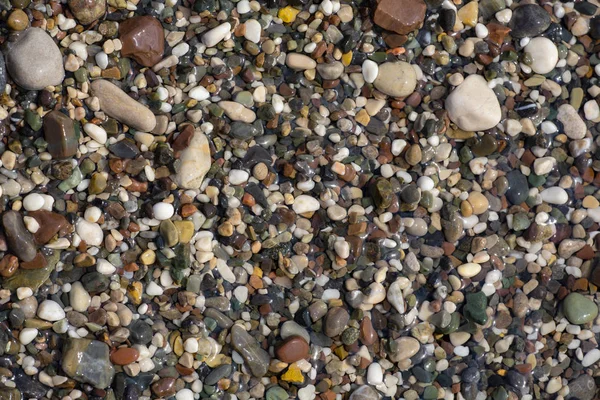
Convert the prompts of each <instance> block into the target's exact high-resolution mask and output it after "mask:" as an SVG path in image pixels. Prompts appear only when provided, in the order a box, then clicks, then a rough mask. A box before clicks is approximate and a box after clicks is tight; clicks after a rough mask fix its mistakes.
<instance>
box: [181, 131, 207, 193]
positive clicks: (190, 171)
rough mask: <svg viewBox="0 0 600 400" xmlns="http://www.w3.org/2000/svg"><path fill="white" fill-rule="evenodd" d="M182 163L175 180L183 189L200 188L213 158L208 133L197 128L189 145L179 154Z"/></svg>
mask: <svg viewBox="0 0 600 400" xmlns="http://www.w3.org/2000/svg"><path fill="white" fill-rule="evenodd" d="M179 159H180V160H181V165H180V167H179V171H177V174H176V177H175V182H177V185H178V186H179V187H180V188H183V189H198V188H199V187H200V185H201V184H202V181H203V180H204V177H205V176H206V174H207V173H208V171H209V169H210V166H211V164H212V160H211V158H210V147H209V145H208V139H207V138H206V135H204V133H202V132H201V131H200V130H195V131H194V133H193V136H192V139H191V140H190V143H189V145H188V147H187V148H186V149H185V150H183V151H182V152H181V155H180V156H179Z"/></svg>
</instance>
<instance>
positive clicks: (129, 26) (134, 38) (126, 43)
mask: <svg viewBox="0 0 600 400" xmlns="http://www.w3.org/2000/svg"><path fill="white" fill-rule="evenodd" d="M119 39H120V40H121V43H122V45H123V48H122V49H121V55H122V56H123V57H131V58H133V59H134V60H135V61H137V62H138V63H139V64H141V65H143V66H145V67H153V66H154V65H155V64H157V63H158V62H159V61H161V60H162V58H163V54H164V51H165V40H164V34H163V27H162V25H161V23H160V21H159V20H158V19H156V18H154V17H152V16H149V15H144V16H138V17H133V18H128V19H126V20H125V21H123V22H121V23H120V24H119ZM115 118H116V117H115ZM152 128H154V127H152ZM151 130H152V129H149V130H147V131H146V132H148V131H151Z"/></svg>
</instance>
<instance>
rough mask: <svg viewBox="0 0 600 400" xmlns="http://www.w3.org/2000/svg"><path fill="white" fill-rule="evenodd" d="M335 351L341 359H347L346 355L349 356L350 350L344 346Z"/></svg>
mask: <svg viewBox="0 0 600 400" xmlns="http://www.w3.org/2000/svg"><path fill="white" fill-rule="evenodd" d="M333 352H334V353H335V355H336V356H338V357H339V359H340V360H345V359H346V357H348V352H347V351H346V349H344V347H342V346H340V347H337V348H336V349H335V350H334V351H333Z"/></svg>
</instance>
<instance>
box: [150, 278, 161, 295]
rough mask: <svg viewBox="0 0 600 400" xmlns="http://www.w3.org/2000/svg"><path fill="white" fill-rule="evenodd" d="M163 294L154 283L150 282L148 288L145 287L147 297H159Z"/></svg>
mask: <svg viewBox="0 0 600 400" xmlns="http://www.w3.org/2000/svg"><path fill="white" fill-rule="evenodd" d="M163 293H164V290H163V288H161V287H160V286H158V284H157V283H156V282H154V281H151V282H150V283H149V284H148V286H146V294H147V295H148V296H160V295H162V294H163Z"/></svg>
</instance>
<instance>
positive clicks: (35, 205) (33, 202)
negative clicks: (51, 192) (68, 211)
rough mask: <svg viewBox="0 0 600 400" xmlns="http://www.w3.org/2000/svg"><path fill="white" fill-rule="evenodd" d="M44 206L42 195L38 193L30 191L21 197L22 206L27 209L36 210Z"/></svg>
mask: <svg viewBox="0 0 600 400" xmlns="http://www.w3.org/2000/svg"><path fill="white" fill-rule="evenodd" d="M42 207H44V197H43V196H42V195H41V194H38V193H31V194H28V195H27V196H25V198H24V199H23V208H24V209H25V210H27V211H37V210H41V209H42Z"/></svg>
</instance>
